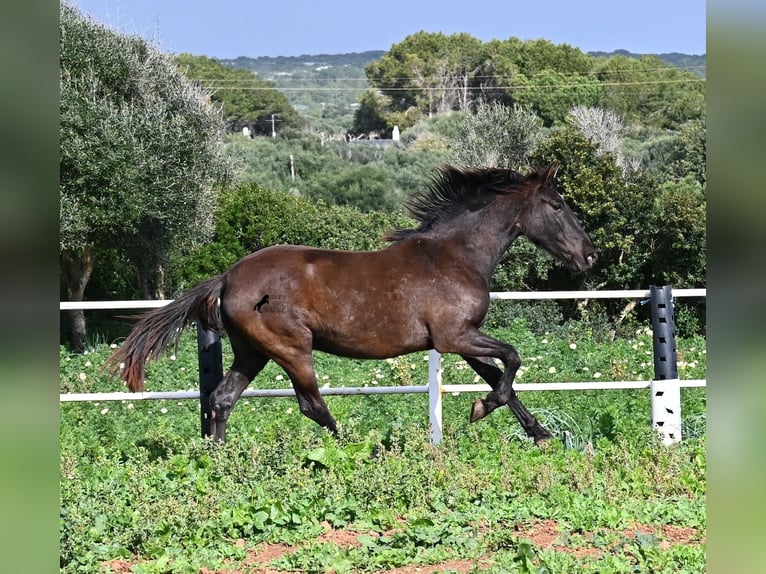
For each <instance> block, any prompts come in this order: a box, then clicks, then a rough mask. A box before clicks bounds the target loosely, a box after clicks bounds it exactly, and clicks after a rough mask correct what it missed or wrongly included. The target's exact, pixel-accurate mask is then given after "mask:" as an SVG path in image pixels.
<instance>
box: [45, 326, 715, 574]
mask: <svg viewBox="0 0 766 574" xmlns="http://www.w3.org/2000/svg"><path fill="white" fill-rule="evenodd" d="M492 333H493V334H494V335H496V336H499V337H501V338H503V339H505V340H508V341H512V342H513V343H514V344H515V345H516V346H517V348H519V351H520V353H521V356H522V360H523V364H524V367H525V368H524V369H523V370H522V372H521V373H520V376H519V382H518V384H517V388H522V389H523V385H524V383H525V382H537V381H553V380H573V381H576V380H594V379H598V378H599V377H602V378H603V379H607V378H612V377H621V375H622V376H624V379H625V380H630V379H639V378H648V377H650V376H651V371H652V366H651V362H652V357H651V333H650V332H648V330H647V329H645V328H641V329H640V330H638V332H636V333H633V334H632V335H631V336H630V337H627V338H625V339H619V340H616V341H613V342H611V343H608V342H607V343H603V342H601V343H600V342H598V341H597V340H595V339H593V338H592V337H591V336H590V335H589V334H588V333H587V332H582V331H578V332H576V334H571V336H574V337H575V338H574V339H572V338H570V335H566V334H564V333H562V334H552V333H551V334H547V335H536V334H534V333H531V332H529V331H528V330H527V329H526V328H525V326H524V323H523V322H517V323H515V324H514V326H513V328H512V329H510V330H504V331H492ZM572 342H576V348H574V349H573V348H571V344H572ZM677 346H678V350H679V360H680V362H679V372H680V373H681V376H682V378H703V377H704V373H705V353H704V350H705V349H704V347H705V342H704V340H703V339H700V338H697V337H693V338H680V339H679V340H678V345H677ZM110 352H111V349H110V347H109V346H108V345H106V344H97V345H94V346H93V347H92V348H91V349H89V350H88V353H87V354H84V355H80V354H69V353H67V352H66V350H65V349H63V348H62V349H61V354H60V366H61V369H60V377H61V386H62V391H64V392H103V391H109V390H113V389H114V385H115V382H114V379H113V378H111V377H109V376H107V375H106V374H104V373H103V371H102V370H101V368H100V367H101V365H102V364H103V361H104V360H105V359H106V357H107V356H108V354H109V353H110ZM681 359H682V360H681ZM224 360H225V361H229V360H231V352H230V349H229V347H228V343H227V342H226V340H224ZM400 366H404V367H406V368H407V370H408V371H410V373H412V374H411V375H409V376H410V377H412V378H413V379H415V380H424V378H425V377H426V365H425V362H424V361H422V357H420V356H408V357H402V358H401V365H400ZM551 366H555V367H556V370H555V372H551V370H550V367H551ZM584 366H587V367H588V370H587V371H586V370H584V369H583V367H584ZM149 367H150V368H149V370H148V371H147V383H148V385H149V387H150V388H151V389H152V390H174V389H177V388H179V387H187V388H188V387H194V386H196V377H197V375H196V372H197V363H196V343H195V340H194V334H193V333H192V332H191V330H189V331H186V332H185V333H184V334H183V335H182V338H181V344H180V347H179V349H178V352H177V354H176V355H173V356H171V357H166V358H164V359H160V360H159V361H158V362H154V363H150V365H149ZM316 367H317V371H318V373H319V375H320V379H321V380H322V381H323V382H324V383H325V384H330V385H332V386H336V385H337V386H340V385H344V386H360V385H363V384H373V383H372V381H380V384H386V385H389V384H397V383H396V382H395V377H396V376H398V375H397V374H396V370H395V369H394V368H393V366H392V365H389V364H388V363H387V362H384V361H353V360H347V359H338V358H336V357H332V356H329V355H324V354H321V353H318V354H317V356H316ZM412 367H414V368H412ZM466 367H467V365H466V364H465V362H464V361H461V360H460V358H459V357H452V356H445V357H444V363H443V376H444V379H445V383H452V382H462V383H468V382H472V380H473V377H474V373H473V371H471V370H470V369H467V368H466ZM597 373H600V374H598V375H597ZM256 381H257V382H256V383H255V385H256V386H257V387H259V388H283V387H284V386H285V385H286V384H287V383H286V381H285V377H284V374H283V373H282V371H281V370H280V369H279V368H278V367H276V366H275V365H273V364H270V365H268V366H267V367H266V369H265V370H264V371H263V373H262V374H261V375H260V376H259V377H258V378H257V379H256ZM399 384H401V383H399ZM475 397H476V395H475V394H474V393H461V394H460V395H459V396H453V395H445V396H444V413H445V417H444V420H445V437H444V444H443V446H440V447H433V446H431V445H430V444H429V443H428V428H427V426H426V424H425V423H426V419H427V412H428V410H427V400H426V399H425V397H421V396H417V395H409V396H407V395H389V396H365V397H362V396H359V397H328V403H329V406H330V409H331V410H332V411H333V413H335V414H336V416H337V418H338V420H339V422H340V425H341V434H342V438H340V439H335V438H332V437H331V436H329V435H328V434H327V433H326V432H325V431H324V430H323V429H320V428H319V427H317V426H316V425H315V424H314V423H312V422H311V421H309V420H308V419H306V418H305V417H303V416H302V415H300V413H299V411H298V408H297V405H296V404H295V401H294V399H241V400H240V401H239V403H238V405H237V407H236V409H235V411H234V414H233V415H232V418H231V419H230V423H229V441H228V442H227V443H226V444H225V445H212V444H210V443H209V442H207V441H203V440H201V439H200V438H198V433H199V414H198V405H197V402H196V401H172V400H165V401H124V402H119V401H118V402H102V403H100V404H94V403H64V404H62V405H61V424H60V429H61V430H60V444H61V455H60V470H61V485H60V486H61V489H60V490H61V509H60V516H61V518H60V549H61V550H60V553H61V570H62V572H63V573H65V574H68V573H70V572H98V571H99V568H101V566H100V563H101V562H103V561H107V560H113V559H116V558H123V559H126V560H128V561H129V562H130V563H133V564H136V566H135V567H134V568H136V570H137V571H141V572H199V571H200V570H201V569H202V568H207V569H211V570H212V569H221V568H231V567H236V564H237V563H238V562H240V561H243V560H245V556H246V553H247V551H248V550H250V549H254V548H256V547H257V545H258V544H259V543H261V542H269V543H285V544H289V545H293V546H297V548H295V549H294V550H295V552H294V553H292V554H290V555H287V554H285V555H284V556H283V557H282V558H280V559H279V560H278V561H277V562H274V563H272V564H271V565H270V566H271V567H273V568H287V569H296V570H299V571H302V572H325V571H329V570H331V569H334V570H335V571H338V572H343V571H362V572H364V571H380V570H383V569H391V568H396V567H401V566H407V565H409V566H426V565H429V564H440V563H444V562H446V561H448V560H453V559H469V560H476V561H477V563H478V561H479V560H480V559H482V558H483V557H486V556H487V555H490V556H491V558H492V564H484V565H485V566H488V567H489V570H488V571H490V572H542V571H548V572H558V573H562V574H564V573H567V572H574V571H577V572H580V571H582V572H599V571H604V570H603V569H604V568H609V569H611V571H619V572H630V571H638V570H641V569H650V570H653V571H668V572H670V571H678V570H680V569H684V568H685V569H686V570H687V571H701V570H702V569H704V563H705V562H704V545H699V544H697V545H695V544H692V545H687V546H673V547H671V548H668V549H666V550H664V551H663V552H660V551H659V549H660V547H661V544H662V539H661V536H660V535H659V531H660V529H661V528H662V527H663V526H669V527H683V528H689V529H697V532H698V534H697V535H698V538H704V536H705V529H706V516H705V501H706V479H705V472H706V462H705V452H706V450H705V438H704V433H703V435H702V436H701V437H698V438H694V437H691V436H687V437H685V440H684V441H683V442H682V443H680V444H679V445H676V446H674V447H672V448H667V447H664V446H662V445H661V444H660V442H659V440H658V439H657V437H656V436H655V435H654V433H653V432H652V431H651V430H650V429H649V416H650V415H649V413H650V405H649V395H648V391H646V390H635V391H594V392H576V393H568V392H567V393H563V392H548V393H540V392H523V397H522V398H523V400H524V402H525V403H526V404H527V406H528V407H529V408H530V409H531V411H532V412H533V413H535V414H536V415H537V416H538V417H540V418H541V419H543V420H545V421H546V423H547V424H551V422H555V421H554V418H555V419H556V420H559V421H566V422H567V425H568V426H567V427H566V428H568V429H573V430H574V431H575V435H574V436H572V437H570V441H569V442H568V443H567V444H569V445H570V447H569V448H565V444H564V443H563V442H559V441H558V440H556V441H554V442H553V443H551V444H550V445H549V447H548V448H547V449H545V450H540V449H538V448H537V447H534V446H533V445H531V444H530V443H529V440H528V439H526V438H520V435H521V431H520V430H519V429H518V424H517V422H516V421H515V419H514V418H513V416H512V415H511V413H510V411H509V410H508V409H502V411H497V412H496V413H493V415H492V416H491V417H489V418H488V419H486V420H484V421H482V422H481V423H478V424H473V425H472V424H470V423H468V421H467V415H468V412H469V411H470V405H471V402H472V401H473V399H474V398H475ZM682 401H683V404H682V410H683V416H684V420H687V419H690V420H691V419H695V418H698V417H700V416H702V417H704V413H705V410H706V407H705V392H704V390H703V389H687V390H685V391H684V392H683V394H682ZM548 413H551V414H552V415H553V416H548ZM546 416H548V418H544V417H546ZM551 428H564V427H563V426H561V425H559V427H554V426H553V425H551ZM577 429H579V430H577ZM571 439H576V440H579V441H583V445H584V446H583V448H581V449H578V448H575V446H576V445H577V443H576V442H575V441H574V440H571ZM562 440H563V439H562ZM540 520H555V521H556V524H557V526H558V528H559V529H560V537H559V543H558V545H557V546H554V547H553V548H549V549H543V548H540V547H537V546H535V545H534V544H533V543H532V542H531V540H529V539H528V538H527V536H526V535H525V532H526V531H528V530H529V528H530V527H531V526H532V525H534V524H535V523H536V522H538V521H540ZM637 524H641V525H645V526H648V527H651V528H652V530H653V531H656V532H658V535H657V536H654V535H650V534H646V533H643V534H641V536H640V537H639V536H637V535H636V534H635V532H636V529H637V526H636V525H637ZM328 529H333V530H338V529H343V530H345V531H346V532H353V533H354V534H355V535H356V536H355V537H356V541H357V543H356V544H353V545H342V546H341V545H338V544H335V543H333V542H330V541H327V540H326V539H324V538H323V537H322V534H323V533H324V532H326V531H327V530H328ZM352 538H354V537H353V536H352ZM236 540H242V541H243V543H244V546H242V545H241V544H235V541H236ZM572 548H589V549H592V550H593V549H595V550H597V551H598V552H600V553H601V554H602V556H601V558H600V559H599V560H598V561H593V560H589V559H588V558H587V556H585V557H582V556H581V557H579V558H578V554H577V553H574V552H569V551H567V549H572ZM604 561H606V562H604ZM598 565H600V566H598ZM543 568H547V570H542V569H543Z"/></svg>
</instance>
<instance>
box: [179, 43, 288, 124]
mask: <svg viewBox="0 0 766 574" xmlns="http://www.w3.org/2000/svg"><path fill="white" fill-rule="evenodd" d="M175 60H176V62H177V64H178V66H179V69H180V70H181V71H182V72H183V73H184V74H185V75H186V77H187V78H189V79H190V80H191V81H192V82H194V83H195V84H198V85H199V86H200V87H202V88H204V89H206V90H209V91H210V99H211V101H213V102H215V103H217V104H219V105H221V106H222V108H223V116H224V118H225V119H226V121H227V122H228V123H229V127H230V129H232V130H233V131H240V130H241V129H242V128H243V127H245V126H247V127H248V128H249V129H250V130H251V132H254V133H257V134H262V135H267V134H271V131H272V130H271V128H272V124H271V116H272V114H276V115H277V116H278V117H279V125H280V128H283V127H301V126H302V125H303V120H302V119H301V117H300V116H299V115H298V112H296V111H295V110H294V109H293V107H292V106H291V105H290V102H289V101H288V100H287V97H286V96H285V95H284V94H282V93H281V92H279V91H277V89H276V86H275V85H274V83H273V82H269V81H266V80H261V79H259V78H258V77H257V76H256V75H255V74H254V73H253V72H250V71H248V70H242V69H235V68H229V67H227V66H224V65H223V64H221V63H220V62H219V61H218V60H216V59H214V58H208V57H206V56H192V55H191V54H180V55H178V56H176V58H175Z"/></svg>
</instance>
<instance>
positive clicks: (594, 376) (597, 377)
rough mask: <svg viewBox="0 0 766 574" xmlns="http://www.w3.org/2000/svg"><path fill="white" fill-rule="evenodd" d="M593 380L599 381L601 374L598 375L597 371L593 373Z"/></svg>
mask: <svg viewBox="0 0 766 574" xmlns="http://www.w3.org/2000/svg"><path fill="white" fill-rule="evenodd" d="M593 378H594V379H600V378H601V373H599V372H598V371H596V372H595V373H593Z"/></svg>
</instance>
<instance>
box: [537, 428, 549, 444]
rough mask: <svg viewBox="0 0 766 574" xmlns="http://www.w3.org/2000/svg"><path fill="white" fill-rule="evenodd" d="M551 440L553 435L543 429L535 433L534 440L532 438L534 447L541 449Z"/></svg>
mask: <svg viewBox="0 0 766 574" xmlns="http://www.w3.org/2000/svg"><path fill="white" fill-rule="evenodd" d="M552 438H553V435H552V434H551V433H550V432H548V431H547V430H546V429H544V428H540V429H538V430H537V432H536V433H535V438H534V441H535V445H536V446H539V447H541V448H544V447H547V446H548V445H549V444H550V439H552Z"/></svg>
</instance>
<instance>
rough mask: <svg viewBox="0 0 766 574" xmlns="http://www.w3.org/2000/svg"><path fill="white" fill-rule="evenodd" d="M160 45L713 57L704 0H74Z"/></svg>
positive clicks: (268, 50) (288, 52)
mask: <svg viewBox="0 0 766 574" xmlns="http://www.w3.org/2000/svg"><path fill="white" fill-rule="evenodd" d="M69 1H70V3H72V4H74V5H75V6H77V7H79V9H80V10H81V11H82V12H83V13H85V14H88V15H90V16H92V17H93V18H94V19H95V20H97V21H98V22H101V23H103V24H106V25H107V26H109V27H110V28H113V29H115V30H119V31H121V32H125V33H129V34H135V35H138V36H141V37H143V38H146V39H149V40H152V41H154V43H155V44H157V45H158V46H159V47H160V48H161V49H162V50H164V51H167V52H173V53H181V52H188V53H191V54H194V55H204V56H210V57H214V58H236V57H238V56H248V57H258V56H299V55H303V54H340V53H346V52H363V51H366V50H388V49H389V48H390V47H391V45H392V44H396V43H398V42H401V41H402V40H404V38H406V37H407V36H408V35H409V34H413V33H415V32H418V31H420V30H425V31H427V32H443V33H445V34H454V33H458V32H466V33H468V34H470V35H471V36H474V37H475V38H478V39H480V40H482V41H485V42H486V41H489V40H492V39H501V40H504V39H507V38H509V37H511V36H515V37H517V38H521V39H524V40H527V39H537V38H545V39H546V40H550V41H551V42H554V43H556V44H564V43H566V44H570V45H571V46H574V47H577V48H580V49H581V50H583V51H584V52H588V51H597V50H601V51H606V52H609V51H612V50H617V49H625V50H629V51H631V52H635V53H639V54H647V53H654V54H656V53H663V52H682V53H685V54H703V53H706V52H707V50H706V47H705V5H706V3H705V1H704V0H630V1H624V0H523V1H517V0H438V1H436V0H428V1H422V2H419V1H417V0H378V1H373V2H369V1H365V0H353V1H352V0H313V1H311V0H308V1H297V0H272V1H268V2H263V1H258V0H219V1H218V2H212V1H211V0H206V1H204V2H200V1H196V0H69Z"/></svg>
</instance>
